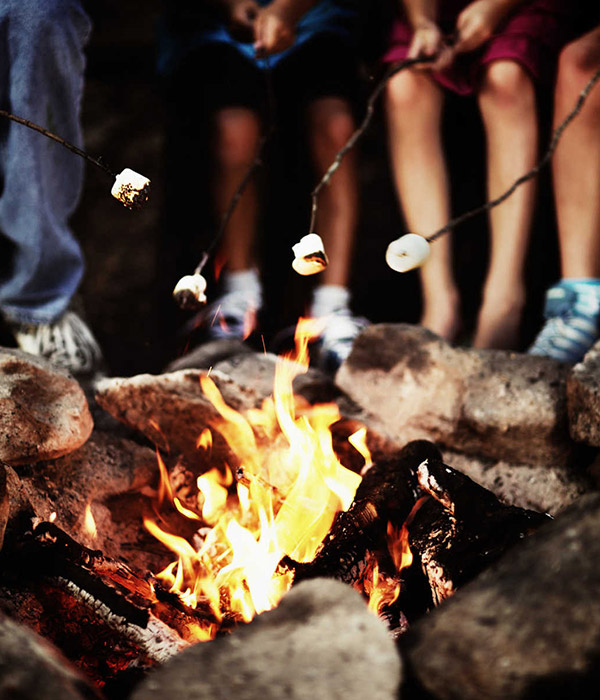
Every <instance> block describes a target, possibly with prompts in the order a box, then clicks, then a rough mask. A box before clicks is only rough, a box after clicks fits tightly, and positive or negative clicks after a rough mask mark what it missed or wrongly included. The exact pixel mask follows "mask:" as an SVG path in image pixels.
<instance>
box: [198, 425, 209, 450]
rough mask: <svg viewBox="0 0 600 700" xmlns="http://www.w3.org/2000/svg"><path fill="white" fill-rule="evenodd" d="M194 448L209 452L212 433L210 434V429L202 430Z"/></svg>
mask: <svg viewBox="0 0 600 700" xmlns="http://www.w3.org/2000/svg"><path fill="white" fill-rule="evenodd" d="M196 447H197V448H198V449H203V450H207V451H208V450H210V448H211V447H212V433H211V432H210V428H204V430H203V431H202V432H201V433H200V435H199V436H198V440H196Z"/></svg>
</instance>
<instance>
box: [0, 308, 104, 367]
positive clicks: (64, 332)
mask: <svg viewBox="0 0 600 700" xmlns="http://www.w3.org/2000/svg"><path fill="white" fill-rule="evenodd" d="M10 327H11V330H12V333H13V335H14V337H15V340H16V341H17V344H18V346H19V347H20V348H21V350H23V351H24V352H28V353H29V354H31V355H38V356H39V357H43V358H45V359H47V360H48V361H49V362H51V363H52V364H53V365H56V366H57V367H61V368H63V369H66V370H68V371H69V372H70V373H71V374H73V375H74V376H80V375H93V374H95V373H99V372H101V370H102V366H103V357H102V351H101V350H100V347H99V345H98V343H97V342H96V339H95V338H94V336H93V335H92V332H91V330H90V329H89V328H88V326H87V325H86V323H85V322H84V321H83V320H82V319H81V318H80V317H79V316H78V315H77V314H76V313H75V312H74V311H67V312H66V313H65V314H63V315H62V316H61V317H60V319H59V320H58V321H55V322H54V323H41V324H10Z"/></svg>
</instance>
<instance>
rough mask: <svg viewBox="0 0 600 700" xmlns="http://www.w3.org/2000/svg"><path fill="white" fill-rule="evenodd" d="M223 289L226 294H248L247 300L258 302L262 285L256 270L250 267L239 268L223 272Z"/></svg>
mask: <svg viewBox="0 0 600 700" xmlns="http://www.w3.org/2000/svg"><path fill="white" fill-rule="evenodd" d="M223 291H224V292H225V293H226V294H229V293H230V292H242V293H243V294H246V295H247V296H248V299H249V300H253V301H256V302H260V300H261V298H262V285H261V282H260V277H259V276H258V270H257V269H256V268H250V269H249V270H239V271H237V272H224V273H223Z"/></svg>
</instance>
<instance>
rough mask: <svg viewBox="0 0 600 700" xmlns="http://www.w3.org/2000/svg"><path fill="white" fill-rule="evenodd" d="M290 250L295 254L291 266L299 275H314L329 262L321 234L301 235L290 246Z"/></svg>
mask: <svg viewBox="0 0 600 700" xmlns="http://www.w3.org/2000/svg"><path fill="white" fill-rule="evenodd" d="M292 251H293V252H294V256H295V257H294V260H293V261H292V267H293V268H294V270H295V271H296V272H297V273H298V274H299V275H315V274H316V273H317V272H322V271H323V270H324V269H325V268H326V267H327V265H328V264H329V260H328V259H327V255H326V253H325V247H324V246H323V241H322V240H321V236H319V235H318V234H316V233H309V234H307V235H306V236H303V237H302V238H301V239H300V241H299V242H298V243H296V245H293V246H292Z"/></svg>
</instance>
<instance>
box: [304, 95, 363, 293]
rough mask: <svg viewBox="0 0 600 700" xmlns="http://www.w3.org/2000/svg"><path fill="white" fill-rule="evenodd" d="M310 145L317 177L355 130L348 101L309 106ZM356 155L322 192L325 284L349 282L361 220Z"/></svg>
mask: <svg viewBox="0 0 600 700" xmlns="http://www.w3.org/2000/svg"><path fill="white" fill-rule="evenodd" d="M308 120H309V130H310V146H311V150H312V156H313V161H314V164H315V170H316V172H317V177H319V178H320V177H321V176H322V175H323V173H324V172H325V171H326V170H327V168H328V167H329V166H330V165H331V163H332V161H333V159H334V158H335V156H336V154H337V152H338V151H339V150H340V149H341V148H342V146H344V144H345V143H346V141H347V140H348V139H349V138H350V136H351V135H352V132H353V131H354V128H355V127H354V119H353V117H352V113H351V111H350V106H349V105H348V103H347V102H346V101H345V100H343V99H341V98H339V97H323V98H320V99H318V100H315V101H314V102H313V103H312V104H311V105H310V107H309V110H308ZM357 201H358V186H357V178H356V159H355V156H354V153H352V152H350V153H348V155H347V156H346V157H345V158H344V160H343V161H342V163H341V165H340V167H339V168H338V170H337V171H336V173H335V174H334V175H333V177H332V178H331V181H330V183H329V185H326V186H325V187H324V188H323V189H322V190H321V192H320V194H319V208H318V211H317V222H316V232H317V233H319V235H320V236H321V237H322V238H323V243H324V244H325V250H326V251H327V255H328V257H329V265H328V267H327V269H326V270H325V271H324V272H323V273H322V275H321V280H320V281H321V283H322V284H335V285H340V286H343V287H346V286H348V281H349V276H350V269H351V263H352V252H353V244H354V234H355V229H356V221H357V209H358V207H357Z"/></svg>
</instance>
